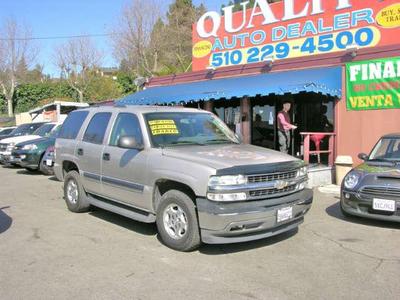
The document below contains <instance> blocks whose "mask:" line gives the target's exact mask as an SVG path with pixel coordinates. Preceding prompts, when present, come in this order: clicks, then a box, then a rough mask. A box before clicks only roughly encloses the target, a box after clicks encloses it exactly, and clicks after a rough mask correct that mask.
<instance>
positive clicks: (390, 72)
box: [350, 60, 400, 82]
mask: <svg viewBox="0 0 400 300" xmlns="http://www.w3.org/2000/svg"><path fill="white" fill-rule="evenodd" d="M360 75H361V78H359V76H360ZM393 78H400V60H397V61H387V62H385V63H382V62H376V63H368V64H360V65H352V66H350V81H351V82H354V81H357V80H359V79H361V80H362V81H366V80H377V79H393Z"/></svg>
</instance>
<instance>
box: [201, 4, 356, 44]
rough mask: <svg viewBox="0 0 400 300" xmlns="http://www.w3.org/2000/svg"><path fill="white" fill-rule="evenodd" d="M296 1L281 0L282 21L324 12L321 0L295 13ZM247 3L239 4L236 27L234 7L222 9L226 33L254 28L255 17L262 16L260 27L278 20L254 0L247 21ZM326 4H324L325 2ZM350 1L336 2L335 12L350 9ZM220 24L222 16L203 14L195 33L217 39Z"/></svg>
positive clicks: (306, 5)
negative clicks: (238, 16)
mask: <svg viewBox="0 0 400 300" xmlns="http://www.w3.org/2000/svg"><path fill="white" fill-rule="evenodd" d="M295 1H296V0H283V4H284V15H283V18H282V19H281V20H282V21H288V20H293V19H298V18H303V17H306V16H308V15H318V14H322V13H324V12H325V10H324V8H323V5H322V4H323V0H308V1H307V2H306V3H305V5H304V7H303V9H302V10H301V11H299V12H296V11H295V7H294V3H295ZM249 3H250V2H249V1H245V2H243V3H241V9H242V23H241V24H240V25H239V26H238V27H236V28H235V27H234V22H233V14H234V12H233V8H234V5H229V6H227V7H225V8H223V12H224V15H225V18H224V29H225V31H226V32H228V33H235V32H239V31H241V30H243V29H244V28H246V29H250V28H254V24H253V21H254V18H255V17H257V16H262V17H263V19H264V21H263V22H262V25H269V24H273V23H276V22H279V21H280V20H279V19H278V18H277V17H276V16H275V14H274V12H273V11H272V9H271V7H270V4H269V3H268V2H267V0H256V1H255V2H254V6H253V8H252V10H251V15H250V18H249V20H247V9H248V8H249V7H248V5H249ZM325 4H326V2H325ZM310 7H311V11H310ZM351 7H352V4H351V0H337V6H336V10H341V9H346V8H351ZM208 20H210V21H211V26H206V23H207V21H208ZM221 24H222V16H221V15H220V14H219V13H218V12H215V11H210V12H207V13H205V14H204V15H203V16H201V17H200V19H199V21H198V22H197V33H198V35H199V36H200V37H202V38H209V37H217V36H218V35H217V33H218V31H219V29H220V27H221Z"/></svg>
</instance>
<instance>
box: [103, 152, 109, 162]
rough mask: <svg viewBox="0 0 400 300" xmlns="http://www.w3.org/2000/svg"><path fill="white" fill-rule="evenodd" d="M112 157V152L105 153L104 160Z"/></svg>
mask: <svg viewBox="0 0 400 300" xmlns="http://www.w3.org/2000/svg"><path fill="white" fill-rule="evenodd" d="M110 159H111V155H110V153H104V154H103V160H106V161H109V160H110Z"/></svg>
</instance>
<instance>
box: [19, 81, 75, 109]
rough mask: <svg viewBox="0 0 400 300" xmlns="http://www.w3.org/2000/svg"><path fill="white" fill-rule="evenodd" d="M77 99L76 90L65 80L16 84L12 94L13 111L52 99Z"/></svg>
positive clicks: (35, 105)
mask: <svg viewBox="0 0 400 300" xmlns="http://www.w3.org/2000/svg"><path fill="white" fill-rule="evenodd" d="M57 99H58V100H60V99H62V100H66V101H77V99H78V97H77V94H76V92H75V91H74V90H73V89H72V88H70V87H69V86H68V84H67V83H65V82H45V83H28V84H22V85H20V86H18V88H17V90H16V91H15V95H14V103H15V112H17V113H20V112H26V111H28V110H30V109H32V108H35V107H37V106H40V105H43V104H44V102H51V101H52V100H57Z"/></svg>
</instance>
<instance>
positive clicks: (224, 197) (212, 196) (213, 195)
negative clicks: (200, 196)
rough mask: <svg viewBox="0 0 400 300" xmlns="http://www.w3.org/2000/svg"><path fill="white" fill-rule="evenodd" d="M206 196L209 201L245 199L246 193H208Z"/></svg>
mask: <svg viewBox="0 0 400 300" xmlns="http://www.w3.org/2000/svg"><path fill="white" fill-rule="evenodd" d="M207 198H208V199H209V200H211V201H218V202H224V201H226V202H230V201H244V200H246V199H247V195H246V193H230V194H218V193H208V194H207Z"/></svg>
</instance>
